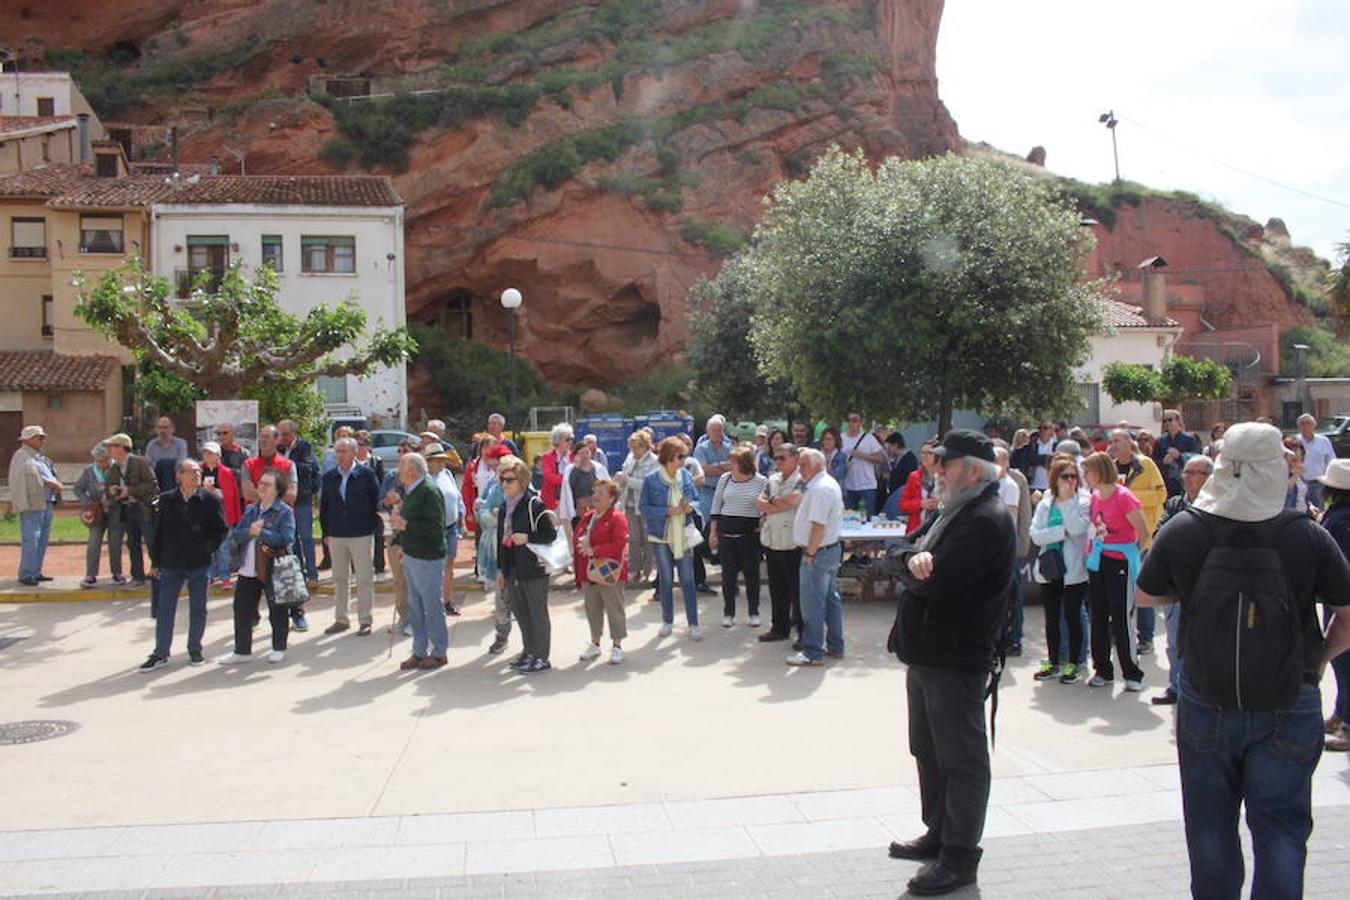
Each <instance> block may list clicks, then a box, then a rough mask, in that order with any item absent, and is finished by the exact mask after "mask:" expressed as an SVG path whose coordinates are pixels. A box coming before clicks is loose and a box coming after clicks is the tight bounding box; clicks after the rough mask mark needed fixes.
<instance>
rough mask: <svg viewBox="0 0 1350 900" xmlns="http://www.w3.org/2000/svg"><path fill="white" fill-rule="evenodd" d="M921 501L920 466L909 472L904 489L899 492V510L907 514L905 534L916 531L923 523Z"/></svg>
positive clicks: (921, 470) (921, 476) (921, 472)
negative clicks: (907, 521)
mask: <svg viewBox="0 0 1350 900" xmlns="http://www.w3.org/2000/svg"><path fill="white" fill-rule="evenodd" d="M922 501H923V466H920V467H919V468H917V469H915V470H914V471H913V472H910V473H909V479H908V480H907V481H906V482H905V489H904V491H902V492H901V494H900V511H901V512H902V513H906V514H908V515H909V525H908V526H907V527H906V528H905V534H909V533H910V532H912V531H918V530H919V526H920V525H922V524H923V507H921V506H920V505H919V504H920V503H921V502H922Z"/></svg>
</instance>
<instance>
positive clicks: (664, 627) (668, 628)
mask: <svg viewBox="0 0 1350 900" xmlns="http://www.w3.org/2000/svg"><path fill="white" fill-rule="evenodd" d="M674 630H675V626H674V625H671V624H670V623H669V622H663V623H661V628H660V630H659V631H657V632H656V634H657V636H658V637H670V634H671V632H673V631H674Z"/></svg>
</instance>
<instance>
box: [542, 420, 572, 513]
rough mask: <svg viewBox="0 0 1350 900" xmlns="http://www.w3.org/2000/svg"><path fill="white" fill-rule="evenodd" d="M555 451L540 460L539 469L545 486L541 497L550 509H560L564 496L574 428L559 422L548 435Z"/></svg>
mask: <svg viewBox="0 0 1350 900" xmlns="http://www.w3.org/2000/svg"><path fill="white" fill-rule="evenodd" d="M548 439H549V443H551V444H552V445H553V449H551V450H549V451H547V452H545V453H544V454H542V455H541V456H540V458H539V468H540V471H541V472H542V473H543V479H544V480H543V485H542V486H541V487H540V490H539V496H540V498H541V499H542V500H543V501H544V505H545V506H547V507H548V508H549V509H552V510H556V509H557V508H558V498H559V497H560V496H561V495H562V486H563V472H564V471H566V469H567V464H568V463H569V462H570V461H571V459H572V426H571V425H568V424H567V423H566V422H559V423H558V424H557V425H554V426H553V429H552V430H551V431H549V433H548Z"/></svg>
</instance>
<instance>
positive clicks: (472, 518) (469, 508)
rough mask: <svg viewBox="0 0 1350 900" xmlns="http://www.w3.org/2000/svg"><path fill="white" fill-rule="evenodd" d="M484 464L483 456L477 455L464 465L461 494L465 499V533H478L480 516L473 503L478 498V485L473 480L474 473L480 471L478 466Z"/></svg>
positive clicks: (461, 497)
mask: <svg viewBox="0 0 1350 900" xmlns="http://www.w3.org/2000/svg"><path fill="white" fill-rule="evenodd" d="M482 464H483V460H482V458H481V457H477V456H475V457H474V458H473V459H471V460H469V464H468V465H467V466H465V467H464V484H462V485H461V486H460V489H459V496H460V499H461V500H463V501H464V533H465V534H477V533H478V516H476V515H474V512H473V504H474V501H475V500H477V499H478V485H477V483H475V482H474V480H473V473H474V472H477V471H478V467H479V466H481V465H482Z"/></svg>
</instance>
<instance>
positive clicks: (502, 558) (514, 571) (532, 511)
mask: <svg viewBox="0 0 1350 900" xmlns="http://www.w3.org/2000/svg"><path fill="white" fill-rule="evenodd" d="M522 532H523V533H525V534H528V535H529V536H530V539H529V543H531V544H551V543H553V539H554V538H555V537H557V536H558V529H557V526H555V525H554V524H553V515H552V514H551V513H550V512H549V511H548V507H546V506H544V501H543V500H541V499H540V498H539V492H538V491H536V490H535V489H534V488H526V490H525V496H524V497H521V498H520V502H519V503H517V504H516V508H515V510H513V511H512V513H511V528H510V530H509V531H508V530H507V528H506V516H498V517H497V566H498V568H500V569H501V572H502V574H503V575H504V576H506V577H507V578H508V579H510V578H515V579H519V580H521V581H524V580H525V579H528V578H547V577H548V572H546V571H545V570H544V567H543V566H542V565H541V564H540V562H539V557H537V556H535V555H534V551H533V550H531V549H530V548H529V547H517V546H516V545H515V544H512V545H511V546H509V547H506V546H503V545H502V541H503V540H505V538H506V537H507V535H511V534H520V533H522Z"/></svg>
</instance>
